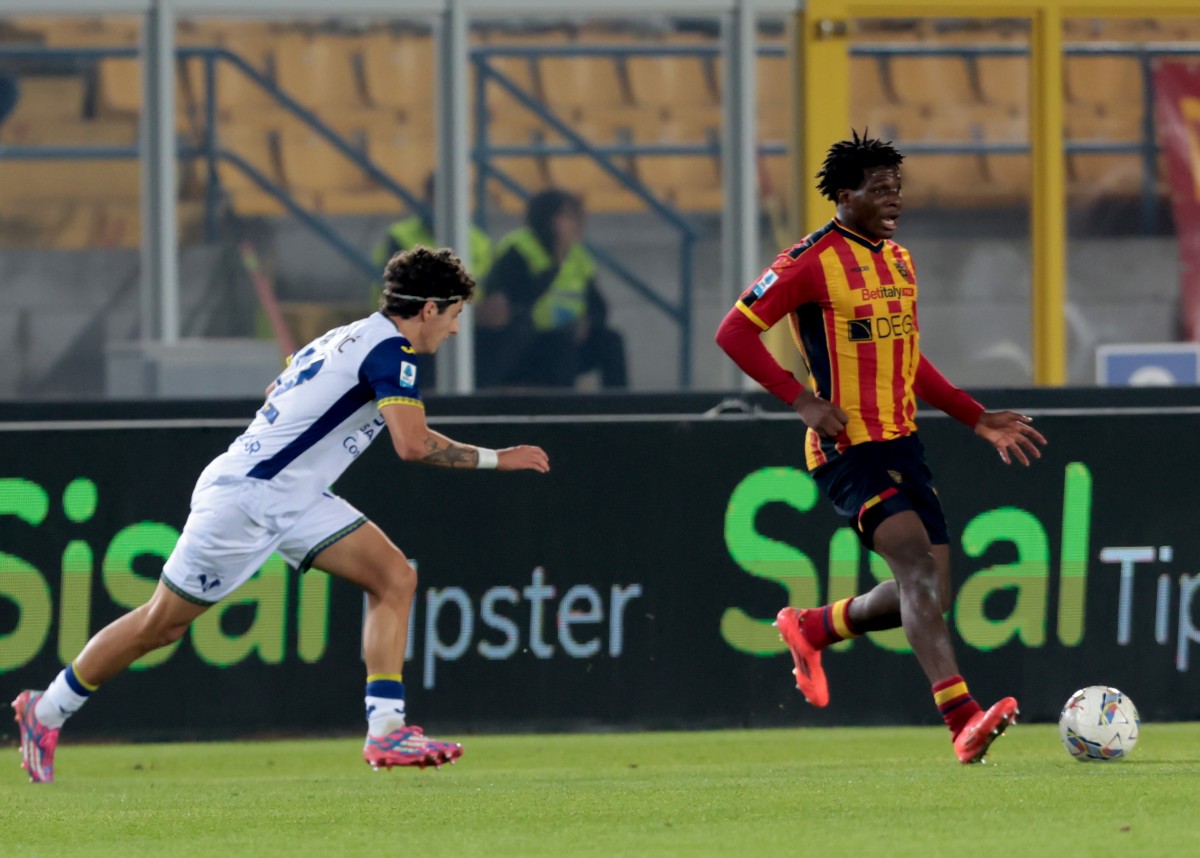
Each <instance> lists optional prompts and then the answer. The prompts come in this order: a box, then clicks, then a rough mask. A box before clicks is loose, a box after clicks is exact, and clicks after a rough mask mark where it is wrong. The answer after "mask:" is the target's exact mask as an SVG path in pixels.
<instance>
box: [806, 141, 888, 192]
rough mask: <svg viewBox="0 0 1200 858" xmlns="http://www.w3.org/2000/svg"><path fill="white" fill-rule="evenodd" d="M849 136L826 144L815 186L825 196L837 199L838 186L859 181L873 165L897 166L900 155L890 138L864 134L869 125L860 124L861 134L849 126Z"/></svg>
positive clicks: (855, 183)
mask: <svg viewBox="0 0 1200 858" xmlns="http://www.w3.org/2000/svg"><path fill="white" fill-rule="evenodd" d="M850 133H851V134H852V135H853V137H852V138H851V139H850V140H841V141H839V142H837V143H834V144H833V145H832V146H830V147H829V153H828V154H827V155H826V156H825V163H824V164H823V165H822V166H821V170H820V172H819V173H817V175H816V178H817V179H818V180H819V181H818V182H817V190H818V191H820V192H821V195H822V196H823V197H825V198H826V199H828V200H832V201H833V202H837V194H838V191H840V190H841V189H842V188H850V189H854V188H857V187H859V186H861V185H862V183H863V178H864V176H865V175H866V171H867V170H870V169H872V168H874V167H899V166H900V162H901V161H903V160H904V156H903V155H901V154H900V152H899V151H898V150H897V149H896V148H895V147H894V146H892V141H890V140H888V141H886V142H885V141H883V140H879V139H878V138H875V137H868V136H867V135H868V134H869V133H870V129H869V128H864V129H863V133H862V136H861V137H860V136H859V134H858V132H857V131H855V130H854V129H851V130H850Z"/></svg>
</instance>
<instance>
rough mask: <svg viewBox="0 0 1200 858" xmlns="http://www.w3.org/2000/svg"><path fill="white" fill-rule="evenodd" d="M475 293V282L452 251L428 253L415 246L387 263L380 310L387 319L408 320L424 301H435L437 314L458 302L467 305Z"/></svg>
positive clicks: (428, 251) (422, 305)
mask: <svg viewBox="0 0 1200 858" xmlns="http://www.w3.org/2000/svg"><path fill="white" fill-rule="evenodd" d="M474 289H475V281H474V280H473V279H472V278H471V275H470V274H468V273H467V270H466V269H465V268H463V264H462V260H460V259H459V258H458V257H457V256H455V255H454V251H453V250H451V249H450V248H448V247H443V248H442V249H440V250H431V249H430V248H428V247H423V246H422V245H419V244H418V245H415V246H414V247H412V248H411V249H409V250H404V251H401V252H400V253H397V254H396V255H395V256H393V257H392V258H391V259H389V260H388V264H387V266H386V267H385V268H384V269H383V295H382V297H380V299H379V309H380V310H381V311H382V312H384V313H386V314H387V315H389V316H398V317H399V318H401V319H411V318H412V317H413V316H415V315H417V313H419V312H421V308H422V307H424V306H425V302H426V301H436V302H437V305H438V312H439V313H444V312H445V311H446V308H447V307H449V306H450V305H451V304H453V303H454V302H455V301H458V300H459V299H460V298H461V299H462V300H464V301H470V300H471V293H472V292H473V291H474Z"/></svg>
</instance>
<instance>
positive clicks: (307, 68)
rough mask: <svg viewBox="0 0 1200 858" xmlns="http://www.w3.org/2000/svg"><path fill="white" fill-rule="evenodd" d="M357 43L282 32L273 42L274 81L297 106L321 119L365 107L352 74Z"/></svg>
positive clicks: (340, 37)
mask: <svg viewBox="0 0 1200 858" xmlns="http://www.w3.org/2000/svg"><path fill="white" fill-rule="evenodd" d="M360 47H361V44H360V42H359V41H358V40H356V39H353V38H348V37H343V36H332V35H320V36H313V35H310V34H307V33H285V34H283V35H281V36H280V37H279V38H277V39H276V40H275V79H276V81H277V83H278V84H279V88H280V89H282V90H283V91H284V92H286V93H287V94H288V95H290V96H291V97H292V98H294V99H296V101H298V102H300V104H302V105H304V106H305V107H307V108H309V109H310V110H312V111H314V112H316V113H317V114H318V115H319V116H321V117H325V116H327V115H330V114H334V113H338V114H345V113H349V112H353V111H358V110H362V109H363V108H364V107H365V101H364V98H363V95H364V93H363V87H362V86H361V85H360V83H359V79H358V73H357V71H356V62H357V59H356V57H357V54H358V52H359V49H360Z"/></svg>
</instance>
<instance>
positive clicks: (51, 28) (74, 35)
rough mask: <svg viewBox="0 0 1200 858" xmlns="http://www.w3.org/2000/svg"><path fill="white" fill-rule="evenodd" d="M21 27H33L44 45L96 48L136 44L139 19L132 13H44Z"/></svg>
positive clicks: (139, 24) (139, 29)
mask: <svg viewBox="0 0 1200 858" xmlns="http://www.w3.org/2000/svg"><path fill="white" fill-rule="evenodd" d="M29 21H30V23H29V24H28V25H24V26H22V29H27V28H28V29H36V30H37V31H39V32H41V33H42V38H43V39H44V41H45V44H46V45H47V46H48V47H62V48H66V47H72V48H84V47H87V48H97V47H128V46H130V45H136V44H137V43H138V39H139V37H140V33H141V21H140V19H139V18H138V17H136V16H110V17H107V18H65V17H58V16H47V17H45V18H42V19H40V20H39V21H36V22H35V21H34V19H29Z"/></svg>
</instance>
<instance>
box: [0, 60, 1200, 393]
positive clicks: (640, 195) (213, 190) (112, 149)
mask: <svg viewBox="0 0 1200 858" xmlns="http://www.w3.org/2000/svg"><path fill="white" fill-rule="evenodd" d="M1064 52H1065V53H1066V54H1067V55H1111V56H1133V57H1135V58H1136V59H1138V61H1139V68H1140V71H1141V74H1142V93H1143V99H1144V107H1145V109H1144V111H1143V120H1142V133H1141V138H1140V139H1139V140H1137V141H1098V140H1068V141H1066V144H1065V150H1066V152H1067V154H1087V153H1093V154H1137V155H1139V156H1140V158H1141V161H1142V182H1141V193H1140V197H1141V221H1142V229H1143V230H1144V231H1147V232H1148V231H1150V229H1151V228H1152V225H1153V224H1154V223H1155V222H1156V220H1157V215H1158V207H1159V199H1158V195H1157V193H1156V190H1155V178H1156V172H1157V156H1158V149H1159V147H1158V145H1157V142H1156V140H1155V134H1154V110H1153V108H1154V99H1153V83H1152V74H1151V63H1152V61H1153V60H1154V59H1155V58H1156V57H1161V56H1195V55H1197V54H1200V45H1197V44H1153V43H1148V44H1128V43H1091V44H1073V45H1068V46H1065V48H1064ZM851 53H852V55H853V56H873V57H875V58H877V59H878V60H880V62H881V64H883V63H886V62H887V60H888V59H889V58H891V57H896V56H955V57H962V58H964V59H966V60H971V59H973V58H978V57H985V56H1011V55H1017V56H1023V55H1028V53H1029V51H1028V47H1027V46H1024V45H986V44H979V45H969V46H952V45H913V44H908V43H902V44H884V43H880V44H871V45H859V46H855V47H852V48H851ZM758 54H759V55H760V56H784V55H785V54H786V48H785V47H784V46H782V45H763V46H760V47H759V49H758ZM138 55H139V51H138V49H137V48H133V47H111V48H108V47H90V48H45V47H38V46H25V45H10V46H3V45H0V58H8V59H12V60H15V61H17V62H18V63H19V62H20V61H21V60H22V59H31V58H36V59H37V60H45V61H55V60H58V61H64V62H70V61H82V62H84V63H94V62H96V61H97V60H99V59H103V58H107V57H119V58H136V57H137V56H138ZM635 55H641V56H658V57H671V56H676V57H678V56H696V57H708V58H715V57H718V56H719V55H720V48H719V47H718V46H717V45H716V44H714V45H711V46H710V45H688V46H673V45H658V46H650V45H646V46H641V45H600V44H594V45H571V46H549V45H529V46H517V45H506V46H482V47H478V48H475V49H473V50H472V51H471V60H472V65H473V67H474V68H475V70H476V77H475V81H474V86H475V88H476V96H477V98H476V116H475V120H476V121H475V140H474V151H473V152H472V158H473V159H474V161H475V163H476V165H477V168H478V169H477V179H476V190H475V196H476V205H475V208H476V219H477V221H479V222H480V224H481V225H484V220H483V219H484V211H485V204H484V203H485V199H486V186H487V182H488V180H489V179H493V180H495V181H497V182H499V183H500V184H501V185H502V186H504V187H505V188H506V189H508V190H509V191H510V192H512V193H514V194H516V195H517V196H519V197H520V198H523V199H524V198H528V196H529V195H530V192H529V189H527V188H525V187H523V186H522V185H521V184H520V183H519V182H517V181H516V180H514V179H513V178H512V176H510V175H508V174H507V173H505V172H504V170H503V169H502V168H500V167H499V166H498V165H497V164H496V163H495V159H496V158H501V157H545V158H552V157H560V156H568V155H569V156H578V155H585V156H587V157H589V158H591V159H592V160H593V161H595V163H596V164H597V165H598V166H599V167H600V168H601V169H602V170H603V171H604V172H605V173H606V174H607V175H609V176H610V177H611V178H612V179H613V180H614V182H615V183H617V184H618V185H619V186H621V187H623V188H624V189H626V190H627V191H629V192H630V193H631V194H632V195H633V196H634V197H635V198H636V199H638V200H639V201H640V202H641V203H642V204H643V205H645V207H646V209H647V210H648V211H649V212H651V213H653V214H654V215H656V216H657V217H659V218H660V219H661V220H662V221H663V222H665V223H666V224H668V225H669V226H670V227H671V228H672V229H674V230H675V231H676V233H677V234H678V237H679V241H680V248H679V271H680V289H679V299H678V300H677V301H672V300H669V299H668V298H666V297H664V296H663V295H662V294H660V293H659V292H657V291H656V290H655V289H654V288H653V287H652V286H651V285H650V284H648V283H646V282H645V281H644V280H643V279H642V278H640V277H639V276H638V275H637V274H636V273H635V272H633V271H631V270H629V269H628V268H627V267H626V266H625V265H623V264H622V263H621V262H620V260H618V259H617V258H616V257H615V255H613V254H611V253H609V252H607V251H605V250H604V249H603V248H601V247H598V246H595V245H594V244H591V243H588V248H589V250H590V251H591V252H592V254H593V255H594V256H595V257H596V259H597V261H598V262H599V263H600V264H601V265H602V266H604V267H605V268H606V269H608V270H609V271H611V272H612V273H613V274H614V275H616V276H617V277H618V278H619V279H620V280H621V281H622V282H624V283H625V284H626V285H627V286H628V287H629V288H631V289H632V290H633V291H634V292H635V293H636V294H638V295H639V296H640V297H642V298H643V299H645V300H646V301H648V302H649V303H650V304H651V305H652V306H653V307H654V308H655V309H657V310H658V311H660V312H662V313H663V314H664V315H665V316H666V317H667V318H668V319H669V320H671V321H672V322H673V323H675V324H676V325H677V326H678V328H679V331H680V361H679V365H680V376H679V377H680V384H681V386H682V387H685V388H686V387H689V386H690V382H691V361H690V351H691V342H692V331H691V321H690V310H691V300H692V295H693V286H694V282H693V281H694V270H693V261H692V255H693V251H694V248H695V244H696V242H697V241H698V240H699V238H700V232H699V231H698V230H697V228H696V227H695V226H694V225H693V224H692V223H691V222H690V221H689V220H688V218H686V217H685V216H683V215H682V214H681V213H680V212H679V211H678V210H676V209H675V208H674V207H673V206H672V205H671V204H670V203H669V202H668V201H666V200H664V199H662V198H661V197H659V196H658V195H656V194H655V193H654V192H653V191H652V190H651V189H650V188H648V187H647V186H646V185H644V184H643V183H642V182H641V181H640V180H639V178H638V177H637V176H636V175H635V174H634V173H633V172H631V171H628V170H623V169H622V168H621V167H620V166H619V164H618V163H617V162H616V161H615V160H614V159H617V158H624V157H637V158H643V157H663V156H672V157H707V158H720V157H721V146H720V143H719V142H718V141H717V140H715V139H710V140H709V141H707V142H699V143H693V144H657V143H654V144H650V143H632V142H631V143H605V144H597V143H594V142H592V141H589V140H587V139H585V138H584V137H583V136H582V135H581V134H580V133H579V132H578V131H576V130H575V129H574V128H573V127H572V126H571V125H570V123H568V122H567V121H565V120H563V119H562V118H561V117H560V116H558V115H557V114H556V113H555V112H554V111H553V109H552V107H551V106H548V105H546V104H545V103H543V102H542V101H541V100H539V98H538V96H537V94H536V93H533V92H529V91H526V90H525V89H522V87H521V86H519V85H518V84H517V83H516V82H515V81H513V80H512V79H511V78H510V77H508V76H506V75H505V74H504V73H503V72H502V71H500V70H499V69H497V68H496V67H495V66H494V65H493V64H492V63H491V62H490V60H491V59H492V58H493V57H498V56H509V57H522V58H525V59H527V60H530V61H531V62H536V61H537V60H538V59H539V58H542V57H552V56H572V57H578V56H606V57H611V58H613V59H617V58H621V57H629V56H635ZM176 57H177V59H180V60H183V59H188V58H199V59H201V60H202V61H203V73H204V81H205V86H204V92H205V100H204V104H203V111H204V120H203V123H202V128H201V132H200V135H199V140H198V142H197V143H195V144H192V145H189V144H186V143H183V144H181V145H180V146H179V150H178V154H179V157H181V158H185V159H197V158H202V159H204V160H205V161H206V165H207V181H206V190H205V201H206V205H205V225H206V232H207V234H208V236H209V237H211V236H212V235H214V234H215V231H216V216H217V212H218V210H219V206H220V200H221V198H222V194H223V191H222V188H221V183H220V178H219V174H218V171H217V163H218V162H219V161H223V162H226V163H228V164H230V165H232V166H233V167H234V168H235V169H237V170H239V171H240V172H241V173H243V174H244V175H245V176H246V177H248V178H249V179H250V180H251V181H252V182H253V183H254V184H255V185H256V186H258V187H259V188H260V189H261V190H262V191H263V192H264V193H266V194H267V195H268V196H270V197H271V198H272V199H274V200H275V201H276V202H278V203H279V204H280V205H281V206H283V207H284V208H285V209H286V210H287V211H288V212H289V213H291V214H292V215H294V216H295V217H296V218H297V219H298V220H299V221H300V222H301V223H303V224H304V226H305V227H307V228H308V229H309V230H311V231H312V232H313V233H315V234H316V235H318V236H319V237H320V238H321V239H322V240H324V241H325V242H327V243H328V244H329V245H330V246H331V247H332V248H333V249H334V250H335V251H336V252H337V253H338V254H339V255H340V256H342V257H343V258H344V259H345V260H346V261H347V262H349V263H350V264H351V265H353V266H354V267H355V268H357V269H358V270H360V271H362V272H363V273H364V274H365V275H366V276H368V277H374V276H375V275H376V274H377V272H376V271H375V266H374V265H373V264H372V262H371V260H370V259H369V258H368V257H367V255H366V254H365V253H364V252H363V251H361V250H360V249H359V248H357V247H355V246H353V245H352V244H350V243H349V242H348V241H346V239H344V238H343V237H342V236H341V235H340V233H338V231H337V230H336V229H335V228H334V226H333V225H332V224H331V223H330V222H329V220H328V219H326V218H325V217H323V216H322V215H320V214H319V213H317V212H314V211H311V210H309V209H306V208H305V207H303V206H301V205H300V204H299V203H297V202H296V199H295V198H294V196H293V195H292V194H291V193H289V191H288V189H287V188H286V187H284V186H283V185H280V184H278V183H276V182H274V181H273V180H272V179H271V178H270V177H268V176H266V175H264V174H263V173H262V172H261V171H259V170H258V169H256V168H255V167H254V166H253V165H252V164H250V163H249V162H247V161H246V160H245V159H244V158H243V157H242V156H240V155H239V154H238V153H236V152H234V151H232V150H230V149H228V148H227V147H225V146H223V145H222V144H221V141H220V139H219V134H218V131H217V104H218V93H217V87H218V83H217V74H216V67H217V63H218V62H225V63H228V64H230V65H231V66H233V67H234V68H237V69H238V71H239V72H240V73H241V74H242V75H244V76H245V77H246V78H247V79H249V80H250V81H252V82H253V83H254V85H255V86H257V87H259V88H260V89H262V90H263V91H264V92H266V93H268V94H269V95H270V96H271V97H272V98H273V99H274V100H275V101H276V102H277V103H278V104H279V105H280V106H281V107H283V108H284V109H285V110H286V111H287V112H288V113H289V114H291V115H292V116H294V117H295V118H297V119H298V120H300V122H301V123H303V124H304V125H305V126H307V127H308V128H309V129H310V130H312V131H313V132H314V133H316V134H317V135H319V136H320V137H321V138H322V139H323V140H324V141H325V142H326V143H327V144H328V145H330V146H332V147H333V148H334V149H335V150H336V151H337V152H338V153H339V154H340V155H342V156H343V157H345V158H347V159H348V160H349V161H350V162H352V163H353V164H355V165H356V166H357V167H359V168H360V169H361V170H362V171H363V172H364V173H366V174H367V175H368V176H370V177H371V178H372V179H373V180H374V181H375V182H377V183H378V184H379V185H380V186H381V187H383V188H384V189H386V190H387V191H389V192H390V193H392V194H393V195H395V196H396V197H397V199H398V200H400V201H402V202H403V203H404V204H405V205H406V206H408V207H409V208H410V209H412V210H414V211H416V212H420V213H427V211H426V206H425V204H424V202H423V201H422V200H420V199H419V198H417V196H416V195H414V194H413V193H412V192H411V191H409V189H408V188H406V187H404V186H403V185H402V184H401V183H399V182H397V181H395V180H394V179H393V178H392V177H391V176H390V175H389V174H388V173H387V172H386V171H384V170H382V169H381V168H380V167H379V166H378V165H377V164H376V163H375V162H374V161H373V160H372V159H371V158H370V157H369V156H368V154H367V153H366V152H364V151H362V150H359V149H357V148H355V147H354V146H353V145H352V144H351V143H350V142H349V141H348V140H346V139H345V138H344V137H342V136H341V135H339V134H338V133H337V132H336V131H334V130H333V129H332V128H330V127H329V126H328V125H327V124H326V123H325V122H323V121H322V120H321V119H320V117H318V116H317V115H316V114H315V113H313V112H312V111H311V110H309V109H308V108H306V107H305V106H303V105H302V104H300V103H299V102H297V101H296V100H295V99H294V98H293V97H292V96H291V95H290V94H289V93H287V92H286V91H284V90H283V89H281V88H280V87H279V86H278V85H277V84H276V83H275V82H274V81H273V80H271V79H270V78H269V77H267V76H266V75H264V74H263V73H262V72H260V71H259V70H258V69H256V68H254V67H253V66H252V65H250V64H249V63H247V62H246V61H245V60H244V59H243V58H242V57H240V56H238V55H237V54H235V53H233V52H231V51H229V50H226V49H224V48H219V47H181V48H177V49H176ZM489 86H495V87H500V88H501V89H503V90H504V91H505V92H506V93H507V94H508V95H509V96H511V97H512V98H513V99H515V100H516V102H517V103H518V104H519V105H521V107H522V108H523V109H525V110H527V111H529V112H530V113H531V114H532V115H533V116H535V117H537V119H538V120H539V121H540V122H542V123H544V124H545V126H546V127H547V128H548V129H550V130H553V131H554V132H556V133H557V134H559V135H561V136H562V137H563V138H565V140H566V143H565V144H556V145H547V144H544V143H531V144H528V145H518V146H513V145H505V146H499V145H494V144H492V143H491V142H490V139H489V133H488V129H489V124H490V123H489V116H488V113H487V99H486V97H485V96H486V91H487V88H488V87H489ZM897 143H898V145H900V146H901V147H902V148H903V149H904V150H905V151H906V152H908V153H911V154H972V155H992V154H1025V153H1028V152H1029V151H1030V147H1029V144H1028V142H1020V141H999V140H988V139H971V140H957V141H956V140H935V141H917V140H903V139H901V140H898V141H897ZM785 151H786V147H785V145H784V143H783V142H782V141H764V142H762V143H761V144H760V147H759V153H760V154H761V155H775V154H781V153H783V152H785ZM138 155H139V147H138V146H136V145H133V146H70V147H66V146H0V158H12V159H30V160H32V159H57V158H76V159H120V158H136V157H138Z"/></svg>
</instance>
